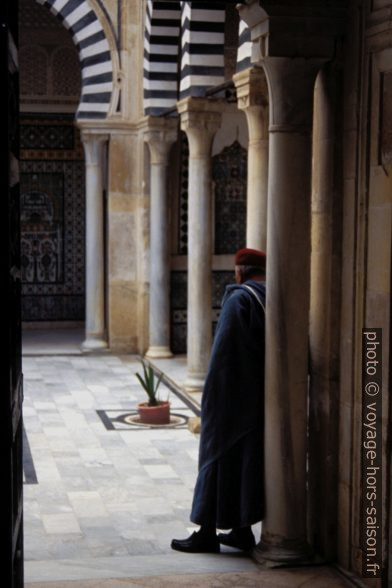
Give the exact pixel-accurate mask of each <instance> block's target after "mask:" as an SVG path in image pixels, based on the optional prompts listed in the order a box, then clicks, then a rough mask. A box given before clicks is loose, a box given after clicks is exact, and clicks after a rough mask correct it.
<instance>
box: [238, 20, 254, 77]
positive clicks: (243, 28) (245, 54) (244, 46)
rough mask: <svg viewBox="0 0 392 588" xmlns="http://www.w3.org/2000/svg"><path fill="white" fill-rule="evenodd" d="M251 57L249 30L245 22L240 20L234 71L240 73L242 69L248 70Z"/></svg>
mask: <svg viewBox="0 0 392 588" xmlns="http://www.w3.org/2000/svg"><path fill="white" fill-rule="evenodd" d="M251 57H252V41H251V39H250V28H249V27H248V25H247V24H246V22H245V21H244V20H242V19H241V18H240V24H239V38H238V51H237V68H236V71H237V72H240V71H243V70H244V69H248V67H250V66H251Z"/></svg>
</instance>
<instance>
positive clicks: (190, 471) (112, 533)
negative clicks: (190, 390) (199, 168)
mask: <svg viewBox="0 0 392 588" xmlns="http://www.w3.org/2000/svg"><path fill="white" fill-rule="evenodd" d="M67 336H68V335H67ZM67 336H66V337H65V339H66V340H67V343H66V345H63V346H61V344H60V343H59V345H58V347H57V350H58V353H55V352H54V351H53V350H55V347H53V346H52V347H51V349H50V351H51V354H48V353H49V350H48V347H47V341H46V340H45V338H42V336H41V337H39V336H38V337H34V335H33V334H31V333H29V335H28V337H27V341H26V342H25V347H24V357H23V372H24V392H25V401H24V425H25V432H26V435H25V448H24V500H25V510H24V532H25V581H26V586H31V587H32V588H33V587H35V588H38V587H39V586H48V587H49V586H52V587H57V588H63V587H64V588H65V587H66V586H73V587H75V586H80V587H82V586H83V587H85V588H92V587H96V586H99V587H102V588H103V587H104V588H112V587H113V588H115V587H116V588H117V587H119V586H157V587H159V586H236V587H240V586H255V587H256V586H260V587H264V586H265V587H271V588H272V587H274V586H282V587H283V586H305V585H308V584H309V586H310V585H312V588H316V587H319V588H324V587H325V588H327V587H331V588H332V587H338V586H350V585H352V584H351V583H348V581H347V580H346V579H344V578H343V577H342V576H340V574H338V573H337V572H336V571H335V570H333V569H330V568H327V567H325V566H321V567H311V568H310V567H309V568H298V569H292V570H288V569H285V570H260V568H259V567H258V566H257V565H256V564H255V562H254V561H253V560H252V559H250V558H249V557H247V556H245V555H243V554H241V553H238V552H236V551H235V550H230V548H226V549H225V551H224V552H223V553H222V554H218V555H212V554H211V555H201V554H198V555H188V554H183V553H178V552H174V551H172V550H171V549H170V541H171V539H172V538H173V537H177V538H181V537H186V536H187V535H188V534H189V532H190V531H192V529H193V526H192V524H191V523H190V522H189V510H190V506H191V500H192V492H193V486H194V482H195V477H196V472H197V456H198V437H197V436H195V435H193V434H192V433H191V432H190V431H189V430H188V428H187V419H188V418H189V417H191V416H194V415H195V408H194V406H195V404H194V401H195V399H191V401H190V402H189V401H187V399H186V398H185V399H184V397H178V396H177V395H176V394H175V393H173V392H171V394H170V400H171V403H172V412H173V414H174V417H175V425H174V426H173V427H172V428H157V429H151V428H148V429H146V428H142V427H141V426H140V425H138V424H137V423H136V424H135V421H134V419H133V415H134V411H135V407H136V405H137V403H138V402H140V401H142V400H144V395H143V392H142V391H141V389H140V385H139V384H138V381H137V379H136V377H135V375H134V374H135V372H136V371H138V370H139V369H140V363H139V362H138V359H137V358H136V357H132V356H115V355H112V354H109V353H108V354H102V355H81V354H80V353H79V352H78V350H77V347H75V346H74V347H73V346H72V344H70V343H69V340H68V339H67ZM40 350H41V351H40ZM180 364H181V361H180ZM178 369H179V368H178V366H177V371H178ZM174 371H175V370H174ZM171 377H174V378H175V373H174V372H173V373H172V375H171ZM168 393H169V390H168V388H166V386H164V385H163V386H162V395H163V397H166V395H167V394H168ZM196 412H197V409H196ZM254 530H255V533H256V535H257V537H258V536H259V535H260V525H257V526H255V528H254ZM69 582H71V584H69Z"/></svg>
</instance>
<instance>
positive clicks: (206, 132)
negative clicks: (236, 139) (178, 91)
mask: <svg viewBox="0 0 392 588" xmlns="http://www.w3.org/2000/svg"><path fill="white" fill-rule="evenodd" d="M177 110H178V112H179V114H180V117H181V129H182V130H183V131H185V132H186V134H187V137H188V140H189V145H190V157H193V158H195V157H205V156H206V155H209V153H210V149H211V143H212V139H213V138H214V135H215V133H216V132H217V131H218V129H219V128H220V124H221V118H222V102H221V101H218V100H215V101H213V100H206V99H205V98H193V97H191V98H184V100H180V101H179V102H177Z"/></svg>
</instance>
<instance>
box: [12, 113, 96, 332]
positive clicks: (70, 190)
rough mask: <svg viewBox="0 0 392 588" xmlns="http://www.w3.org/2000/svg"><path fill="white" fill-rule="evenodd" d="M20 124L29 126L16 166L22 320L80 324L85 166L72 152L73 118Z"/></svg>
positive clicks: (74, 144)
mask: <svg viewBox="0 0 392 588" xmlns="http://www.w3.org/2000/svg"><path fill="white" fill-rule="evenodd" d="M60 119H61V117H60ZM25 120H28V121H29V122H28V124H26V125H25V128H24V127H23V120H22V128H23V132H22V135H21V138H22V144H21V147H22V154H23V155H24V158H23V159H22V161H21V167H20V171H21V182H20V187H21V245H22V318H23V320H25V321H40V320H41V321H51V320H83V319H84V273H85V263H84V258H85V218H84V216H85V209H84V207H85V203H84V184H85V165H84V161H83V160H82V159H80V151H79V150H78V148H77V144H78V141H79V139H78V138H76V137H75V135H77V134H78V131H77V129H75V128H74V127H73V120H72V117H63V119H62V124H55V123H58V122H59V120H57V121H54V122H53V120H52V119H50V117H49V119H46V120H44V121H43V120H42V119H40V118H37V120H36V124H35V125H33V124H32V119H31V117H30V118H28V117H26V119H25ZM48 121H51V122H52V124H48ZM64 121H65V122H64ZM34 128H35V131H34ZM67 129H68V130H67ZM69 129H71V132H69ZM71 139H72V141H71ZM71 143H72V144H71ZM40 145H41V146H42V149H45V152H44V157H45V159H43V154H42V152H39V150H40V148H41V147H40ZM27 148H28V149H27ZM70 148H72V149H70ZM30 149H31V150H30ZM68 149H69V152H70V153H72V154H73V157H74V158H75V159H71V160H70V159H61V158H60V159H52V158H48V159H46V154H47V153H50V154H53V153H59V152H63V153H64V152H65V151H66V150H68ZM26 155H30V157H26ZM37 155H40V158H37Z"/></svg>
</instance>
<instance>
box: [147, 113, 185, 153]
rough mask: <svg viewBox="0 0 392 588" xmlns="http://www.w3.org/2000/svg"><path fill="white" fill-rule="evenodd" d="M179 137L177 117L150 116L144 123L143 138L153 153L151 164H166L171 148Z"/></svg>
mask: <svg viewBox="0 0 392 588" xmlns="http://www.w3.org/2000/svg"><path fill="white" fill-rule="evenodd" d="M177 137H178V120H177V119H176V118H168V119H165V118H162V117H157V116H148V117H146V118H145V124H143V139H144V141H145V143H147V144H148V146H149V148H150V154H151V164H152V165H154V164H164V163H166V161H167V157H168V154H169V149H170V147H171V145H172V144H173V143H174V142H175V141H176V140H177Z"/></svg>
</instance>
